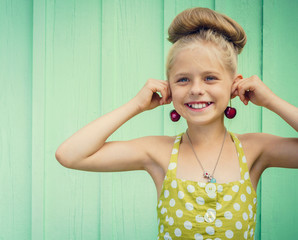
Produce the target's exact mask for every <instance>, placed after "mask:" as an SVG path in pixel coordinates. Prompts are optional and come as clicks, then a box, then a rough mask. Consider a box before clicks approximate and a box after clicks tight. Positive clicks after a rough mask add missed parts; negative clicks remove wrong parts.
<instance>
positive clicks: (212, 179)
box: [186, 129, 227, 182]
mask: <svg viewBox="0 0 298 240" xmlns="http://www.w3.org/2000/svg"><path fill="white" fill-rule="evenodd" d="M186 135H187V137H188V140H189V142H190V146H191V149H192V151H193V153H194V154H195V156H196V159H197V160H198V162H199V164H200V165H201V168H202V170H203V172H204V173H203V176H204V178H208V181H209V182H216V179H215V178H214V177H213V174H214V172H215V169H216V167H217V164H218V160H219V158H220V155H221V152H222V149H223V146H224V143H225V139H226V135H227V129H225V135H224V139H223V142H222V144H221V148H220V151H219V154H218V157H217V160H216V164H215V167H214V169H213V172H212V174H211V175H210V174H209V173H208V172H206V171H205V169H204V168H203V165H202V163H201V161H200V160H199V158H198V156H197V154H196V152H195V150H194V147H193V145H192V142H191V140H190V137H189V135H188V129H187V130H186Z"/></svg>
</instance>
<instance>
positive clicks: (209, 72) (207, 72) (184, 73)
mask: <svg viewBox="0 0 298 240" xmlns="http://www.w3.org/2000/svg"><path fill="white" fill-rule="evenodd" d="M201 74H202V75H206V74H217V75H220V73H219V72H217V71H204V72H202V73H201ZM185 75H190V73H188V72H181V73H177V74H175V75H174V77H179V76H185Z"/></svg>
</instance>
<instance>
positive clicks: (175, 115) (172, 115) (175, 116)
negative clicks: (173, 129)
mask: <svg viewBox="0 0 298 240" xmlns="http://www.w3.org/2000/svg"><path fill="white" fill-rule="evenodd" d="M170 118H171V120H172V121H173V122H178V121H179V119H180V115H179V113H177V112H176V110H175V109H174V110H172V111H171V112H170Z"/></svg>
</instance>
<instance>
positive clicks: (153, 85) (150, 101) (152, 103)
mask: <svg viewBox="0 0 298 240" xmlns="http://www.w3.org/2000/svg"><path fill="white" fill-rule="evenodd" d="M158 93H160V94H161V97H160V96H159V94H158ZM134 100H135V101H136V103H137V104H138V107H139V109H140V111H142V112H143V111H146V110H151V109H154V108H156V107H158V106H160V105H164V104H169V103H171V101H172V97H171V90H170V86H169V83H168V81H164V80H157V79H148V80H147V82H146V84H145V85H144V87H143V88H142V89H141V90H140V91H139V92H138V94H137V95H136V96H135V97H134Z"/></svg>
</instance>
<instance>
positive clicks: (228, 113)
mask: <svg viewBox="0 0 298 240" xmlns="http://www.w3.org/2000/svg"><path fill="white" fill-rule="evenodd" d="M236 113H237V111H236V108H233V107H232V104H231V99H230V107H227V108H226V110H225V115H226V117H227V118H229V119H232V118H234V117H235V116H236Z"/></svg>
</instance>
